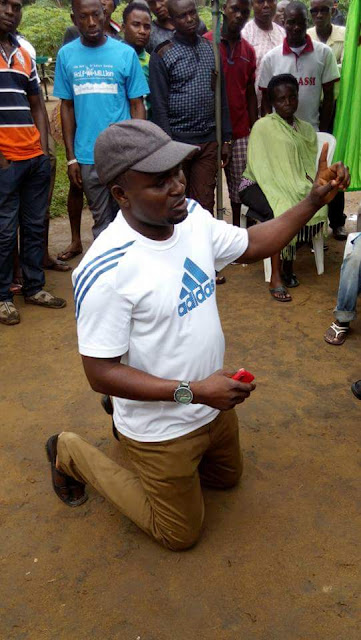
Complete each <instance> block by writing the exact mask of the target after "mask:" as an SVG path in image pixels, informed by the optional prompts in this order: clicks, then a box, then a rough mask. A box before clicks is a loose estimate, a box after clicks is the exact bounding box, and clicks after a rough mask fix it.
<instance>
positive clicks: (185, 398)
mask: <svg viewBox="0 0 361 640" xmlns="http://www.w3.org/2000/svg"><path fill="white" fill-rule="evenodd" d="M174 399H175V401H176V402H179V404H190V403H191V402H192V400H193V393H192V391H191V390H190V389H188V387H178V389H176V390H175V392H174Z"/></svg>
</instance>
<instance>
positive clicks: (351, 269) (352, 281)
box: [334, 233, 361, 322]
mask: <svg viewBox="0 0 361 640" xmlns="http://www.w3.org/2000/svg"><path fill="white" fill-rule="evenodd" d="M360 293H361V233H350V235H349V236H348V238H347V244H346V247H345V254H344V258H343V262H342V267H341V276H340V284H339V289H338V296H337V305H336V308H335V310H334V316H335V318H336V320H338V322H351V320H354V318H355V317H356V304H357V296H358V295H359V294H360Z"/></svg>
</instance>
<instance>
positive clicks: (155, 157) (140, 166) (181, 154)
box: [130, 140, 199, 173]
mask: <svg viewBox="0 0 361 640" xmlns="http://www.w3.org/2000/svg"><path fill="white" fill-rule="evenodd" d="M198 150H199V147H197V146H195V145H193V144H186V143H185V142H176V141H175V140H170V141H169V142H168V143H167V144H165V145H163V146H162V147H161V148H160V149H158V150H157V151H154V152H153V153H151V154H150V155H149V156H147V157H146V158H144V160H141V161H140V162H137V163H136V164H133V166H132V167H130V168H131V169H132V171H142V172H143V173H163V171H169V169H173V167H176V166H177V164H180V163H181V162H183V160H185V159H186V158H188V156H189V155H191V153H194V152H195V151H198Z"/></svg>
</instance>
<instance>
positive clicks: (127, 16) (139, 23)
mask: <svg viewBox="0 0 361 640" xmlns="http://www.w3.org/2000/svg"><path fill="white" fill-rule="evenodd" d="M122 30H123V35H124V42H126V43H127V44H129V45H130V46H131V47H133V49H134V50H135V52H136V54H137V56H138V60H139V62H140V66H141V67H142V69H143V73H144V77H145V79H146V81H147V82H149V58H150V55H149V53H148V52H147V51H146V47H147V45H148V42H149V37H150V30H151V17H150V11H149V9H148V5H147V4H145V2H144V3H143V2H130V3H129V4H128V5H127V6H126V7H125V9H124V11H123V24H122ZM145 106H146V111H147V117H148V118H149V117H150V115H149V114H150V108H151V105H150V99H149V95H148V96H145Z"/></svg>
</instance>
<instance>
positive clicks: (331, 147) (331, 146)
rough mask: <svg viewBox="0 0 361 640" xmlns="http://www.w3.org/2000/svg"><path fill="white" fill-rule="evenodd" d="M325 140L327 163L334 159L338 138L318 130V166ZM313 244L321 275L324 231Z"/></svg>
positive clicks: (323, 264)
mask: <svg viewBox="0 0 361 640" xmlns="http://www.w3.org/2000/svg"><path fill="white" fill-rule="evenodd" d="M325 142H328V152H327V163H328V164H329V165H330V164H331V162H332V159H333V154H334V153H335V148H336V138H335V136H333V135H332V134H331V133H325V132H324V131H317V158H316V168H317V167H318V161H319V159H320V155H321V150H322V147H323V145H324V143H325ZM312 245H313V251H314V256H315V263H316V270H317V275H319V276H320V275H322V274H323V273H324V271H325V261H324V248H323V234H322V231H321V232H320V233H319V234H318V235H317V236H315V237H314V238H313V240H312Z"/></svg>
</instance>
